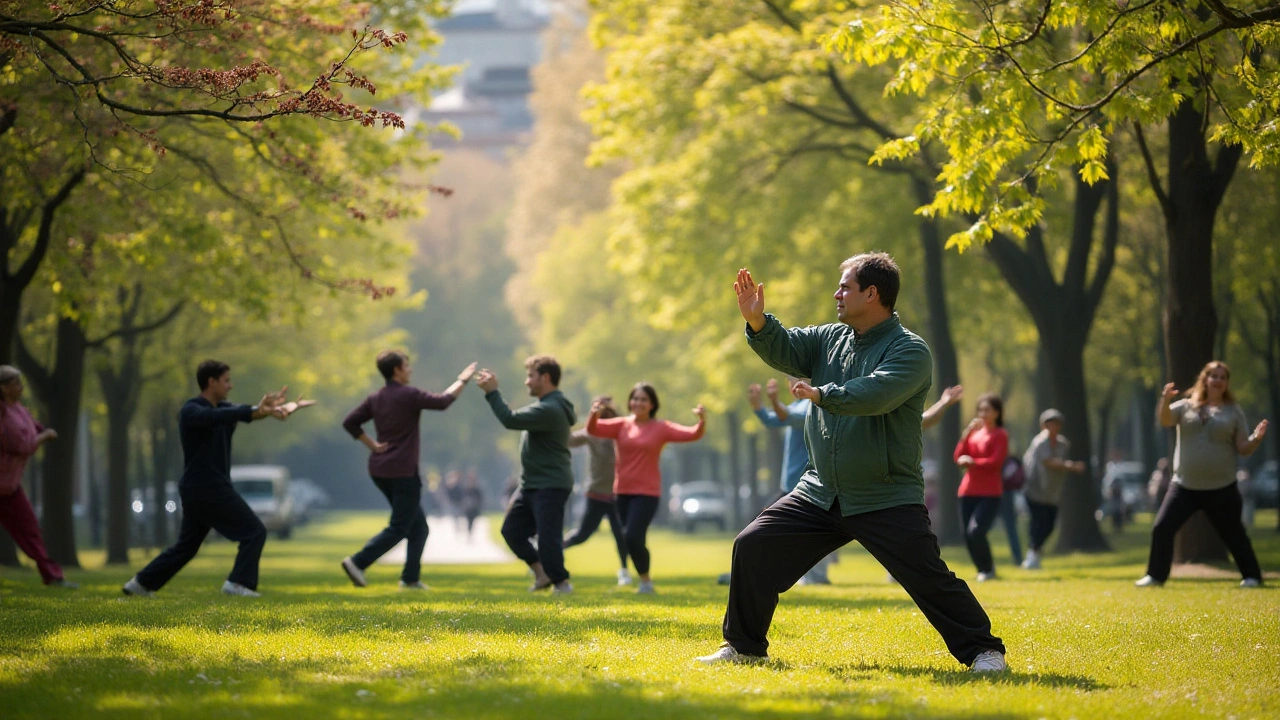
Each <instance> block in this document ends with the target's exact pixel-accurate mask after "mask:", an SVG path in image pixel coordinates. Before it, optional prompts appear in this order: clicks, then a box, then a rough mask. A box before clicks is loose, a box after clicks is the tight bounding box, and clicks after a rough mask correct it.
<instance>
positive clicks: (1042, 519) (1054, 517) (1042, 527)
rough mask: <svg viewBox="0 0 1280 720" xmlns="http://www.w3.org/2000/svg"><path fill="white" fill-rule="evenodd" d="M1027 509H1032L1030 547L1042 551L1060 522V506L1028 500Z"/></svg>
mask: <svg viewBox="0 0 1280 720" xmlns="http://www.w3.org/2000/svg"><path fill="white" fill-rule="evenodd" d="M1027 509H1028V510H1030V511H1031V538H1030V539H1029V540H1028V541H1027V542H1029V543H1030V545H1029V546H1028V547H1030V548H1031V549H1032V550H1035V551H1036V552H1040V548H1042V547H1044V541H1045V540H1048V539H1049V536H1050V535H1052V534H1053V528H1054V526H1055V525H1057V524H1058V506H1057V505H1050V504H1048V503H1042V502H1036V501H1035V500H1028V501H1027Z"/></svg>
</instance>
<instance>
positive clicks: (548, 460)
mask: <svg viewBox="0 0 1280 720" xmlns="http://www.w3.org/2000/svg"><path fill="white" fill-rule="evenodd" d="M524 367H525V381H524V385H525V387H527V388H529V394H530V395H532V396H534V397H535V398H537V400H536V401H534V402H532V403H530V404H528V405H525V406H524V407H522V408H520V409H519V410H516V411H515V412H512V411H511V408H509V407H507V403H506V402H504V401H503V399H502V394H501V393H499V392H498V378H497V376H496V375H494V374H493V373H492V372H490V371H489V370H481V371H480V373H479V374H478V375H477V376H476V385H478V386H479V387H480V389H481V390H484V399H485V400H487V401H488V402H489V407H491V408H492V409H493V414H494V415H495V416H496V417H497V418H498V422H500V423H502V426H503V427H505V428H507V429H508V430H521V431H523V432H522V434H521V436H520V487H519V488H518V489H517V490H516V492H515V494H514V495H512V496H511V503H510V504H509V505H507V516H506V518H505V519H504V520H503V521H502V537H503V539H505V540H506V541H507V547H509V548H511V552H513V553H515V555H516V557H518V558H520V559H521V560H523V561H525V562H526V563H528V565H529V568H530V569H532V570H533V578H534V580H533V587H531V588H529V589H530V590H545V589H547V588H554V589H553V590H552V592H555V593H559V594H564V593H570V592H573V587H572V586H571V585H570V584H569V572H568V571H567V570H565V568H564V540H563V538H564V506H565V503H566V502H568V500H569V495H570V494H571V493H572V492H573V464H572V460H571V459H570V457H569V429H570V428H571V427H573V424H574V423H575V422H577V419H578V418H577V415H576V414H574V411H573V403H571V402H569V399H568V398H566V397H565V396H564V394H563V393H561V392H560V388H559V385H560V364H559V363H557V362H556V359H555V358H553V357H551V356H550V355H535V356H534V357H531V358H529V359H528V360H525V361H524ZM535 535H536V536H537V538H538V547H537V549H536V550H535V549H534V547H533V543H532V542H530V538H532V537H534V536H535Z"/></svg>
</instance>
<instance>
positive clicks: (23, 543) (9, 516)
mask: <svg viewBox="0 0 1280 720" xmlns="http://www.w3.org/2000/svg"><path fill="white" fill-rule="evenodd" d="M21 397H22V373H20V372H18V369H17V368H15V367H12V366H9V365H0V526H3V527H4V529H5V530H7V531H9V535H11V536H12V537H13V541H14V542H15V543H17V545H18V547H20V548H22V552H24V553H26V554H27V556H28V557H30V558H31V559H32V560H35V561H36V568H37V569H38V570H39V571H40V579H42V580H44V584H45V585H58V586H61V587H67V588H75V587H77V586H76V584H75V583H71V582H67V581H66V580H64V579H63V578H62V568H60V567H58V564H57V563H55V562H54V561H53V560H51V559H49V554H48V553H47V552H45V549H44V539H43V538H42V537H40V524H39V523H38V522H36V513H35V511H34V510H32V509H31V501H30V500H28V499H27V494H26V493H25V492H23V490H22V471H23V469H24V468H26V466H27V460H28V459H30V458H31V456H32V455H35V454H36V450H37V449H39V448H40V446H41V445H43V444H45V443H46V442H48V441H50V440H53V439H54V438H56V437H58V433H56V432H54V431H53V430H52V429H51V428H46V427H45V426H43V425H41V424H40V423H38V422H36V421H35V420H34V419H32V417H31V413H29V412H27V409H26V408H25V407H23V405H22V403H20V402H18V400H19V399H20V398H21Z"/></svg>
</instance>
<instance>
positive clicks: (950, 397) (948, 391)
mask: <svg viewBox="0 0 1280 720" xmlns="http://www.w3.org/2000/svg"><path fill="white" fill-rule="evenodd" d="M962 397H964V386H963V385H952V386H951V387H949V388H945V389H944V390H943V391H942V399H943V400H945V401H946V403H947V404H948V405H952V404H954V403H955V402H957V401H959V400H960V398H962Z"/></svg>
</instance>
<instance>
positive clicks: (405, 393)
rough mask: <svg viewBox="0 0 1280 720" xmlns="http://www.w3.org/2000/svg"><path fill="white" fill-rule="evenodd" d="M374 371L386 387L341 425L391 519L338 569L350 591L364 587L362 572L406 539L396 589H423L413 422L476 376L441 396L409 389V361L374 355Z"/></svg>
mask: <svg viewBox="0 0 1280 720" xmlns="http://www.w3.org/2000/svg"><path fill="white" fill-rule="evenodd" d="M377 364H378V372H380V373H382V377H384V378H386V381H387V384H386V387H383V388H382V389H381V390H378V391H377V392H375V393H373V394H372V395H370V396H369V397H367V398H365V399H364V402H361V403H360V404H359V405H357V406H356V409H354V410H352V411H351V412H350V413H349V414H348V415H347V417H346V419H345V420H343V421H342V427H343V429H345V430H346V431H347V432H348V433H351V437H353V438H355V439H357V440H359V441H360V442H362V443H364V445H365V447H367V448H369V475H370V476H371V477H372V478H373V484H374V485H377V486H378V489H379V490H381V491H382V494H383V495H386V496H387V502H389V503H391V520H390V522H389V523H388V524H387V527H386V528H384V529H383V530H382V532H380V533H378V534H377V535H374V536H373V538H372V539H370V540H369V542H368V543H367V544H365V546H364V549H362V550H361V551H360V552H358V553H356V554H355V555H350V556H348V557H345V558H343V559H342V569H343V570H344V571H346V573H347V577H349V578H351V582H352V584H354V585H355V586H356V587H364V586H365V585H366V584H367V583H366V582H365V579H364V570H365V568H367V567H369V566H370V565H372V564H373V563H375V562H377V560H378V558H380V557H382V556H383V555H385V554H386V552H387V551H388V550H390V549H391V548H393V547H395V546H396V543H399V542H400V541H401V540H406V539H407V540H408V548H407V550H406V553H405V559H404V570H403V571H402V572H401V574H400V587H401V588H408V589H414V590H422V589H425V588H426V586H425V585H423V584H422V579H421V572H422V549H423V548H424V547H426V545H427V532H428V530H427V516H426V514H425V513H424V512H422V478H421V477H420V476H419V475H418V452H419V447H418V446H419V438H418V419H419V417H420V414H421V412H422V411H423V410H444V409H446V408H448V407H449V406H450V405H452V404H453V401H454V400H457V399H458V396H459V395H461V394H462V389H463V388H464V387H466V386H467V381H468V380H470V379H471V376H472V375H473V374H474V373H475V371H476V364H475V363H471V364H470V365H468V366H467V367H466V368H465V369H464V370H463V371H462V372H461V373H458V379H457V380H455V381H454V383H453V384H452V385H450V386H449V387H448V388H447V389H446V390H445V391H444V393H443V394H439V395H437V394H436V393H430V392H427V391H425V390H419V389H418V388H415V387H413V386H412V385H410V384H409V379H410V378H411V377H412V376H413V367H412V366H411V365H410V364H409V357H408V356H407V355H405V354H404V353H401V352H396V351H394V350H387V351H384V352H381V353H379V354H378V359H377ZM370 420H372V421H373V428H374V431H375V432H376V433H377V435H378V439H377V440H376V441H375V440H374V439H373V438H371V437H369V436H368V435H367V434H366V433H365V431H364V429H363V428H361V425H364V424H365V423H367V422H369V421H370Z"/></svg>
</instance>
